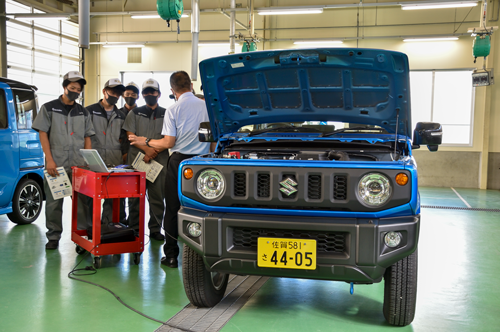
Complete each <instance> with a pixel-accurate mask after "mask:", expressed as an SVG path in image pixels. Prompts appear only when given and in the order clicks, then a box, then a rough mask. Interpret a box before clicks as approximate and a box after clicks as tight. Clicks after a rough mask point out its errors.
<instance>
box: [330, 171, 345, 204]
mask: <svg viewBox="0 0 500 332" xmlns="http://www.w3.org/2000/svg"><path fill="white" fill-rule="evenodd" d="M333 199H335V200H340V201H345V200H346V199H347V176H345V175H336V176H335V177H334V178H333Z"/></svg>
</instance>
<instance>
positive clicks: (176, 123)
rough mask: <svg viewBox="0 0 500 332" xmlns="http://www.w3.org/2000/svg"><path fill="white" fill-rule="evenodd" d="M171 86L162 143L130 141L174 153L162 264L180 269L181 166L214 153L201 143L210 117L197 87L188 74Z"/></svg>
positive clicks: (169, 172)
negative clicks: (171, 101) (200, 135)
mask: <svg viewBox="0 0 500 332" xmlns="http://www.w3.org/2000/svg"><path fill="white" fill-rule="evenodd" d="M170 86H171V87H172V92H173V94H174V96H175V99H176V100H177V102H176V103H175V104H174V105H172V106H170V107H169V108H167V111H166V112H165V119H164V121H163V130H162V135H163V138H162V139H150V138H147V137H137V136H135V135H130V136H129V140H130V142H131V144H132V145H135V146H144V145H147V146H151V147H153V148H155V149H170V151H171V152H172V154H171V156H170V159H169V161H168V168H167V176H166V181H165V201H166V203H167V204H166V205H167V208H166V211H165V217H164V219H163V229H164V230H165V245H164V246H163V251H164V253H165V257H163V258H162V259H161V264H163V265H165V266H168V267H171V268H176V267H177V266H178V262H177V257H178V256H179V247H178V246H177V236H178V229H177V212H178V211H179V209H180V201H179V196H178V193H177V183H178V173H179V172H178V171H179V164H180V163H181V162H182V161H183V160H184V159H188V158H191V157H194V156H197V155H200V154H204V153H208V152H209V151H210V143H202V142H200V141H199V140H198V128H199V126H200V123H201V122H207V121H209V119H208V113H207V107H206V105H205V102H204V101H203V100H201V99H199V98H197V97H195V95H194V94H193V93H192V92H191V91H192V89H193V84H192V83H191V79H190V78H189V75H188V74H187V73H186V72H185V71H178V72H175V73H173V74H172V76H170Z"/></svg>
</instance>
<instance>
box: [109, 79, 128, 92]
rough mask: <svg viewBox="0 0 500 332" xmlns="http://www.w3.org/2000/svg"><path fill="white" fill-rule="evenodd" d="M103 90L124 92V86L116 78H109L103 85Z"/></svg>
mask: <svg viewBox="0 0 500 332" xmlns="http://www.w3.org/2000/svg"><path fill="white" fill-rule="evenodd" d="M104 88H112V89H119V90H122V91H125V86H124V85H123V84H122V82H121V81H120V80H119V79H117V78H110V79H109V80H107V81H106V83H104Z"/></svg>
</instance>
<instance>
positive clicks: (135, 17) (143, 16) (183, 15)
mask: <svg viewBox="0 0 500 332" xmlns="http://www.w3.org/2000/svg"><path fill="white" fill-rule="evenodd" d="M130 17H131V18H133V19H143V18H161V17H160V15H132V16H130ZM181 17H189V14H182V15H181Z"/></svg>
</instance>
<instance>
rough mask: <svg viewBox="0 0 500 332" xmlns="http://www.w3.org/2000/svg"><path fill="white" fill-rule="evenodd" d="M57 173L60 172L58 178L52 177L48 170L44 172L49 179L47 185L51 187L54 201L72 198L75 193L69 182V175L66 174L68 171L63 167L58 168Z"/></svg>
mask: <svg viewBox="0 0 500 332" xmlns="http://www.w3.org/2000/svg"><path fill="white" fill-rule="evenodd" d="M57 171H58V172H59V176H56V177H53V176H50V175H49V173H47V171H46V170H44V171H43V173H44V174H45V177H46V178H47V183H48V185H49V188H50V192H51V193H52V197H53V198H54V199H60V198H64V197H68V196H71V194H72V193H73V187H72V186H71V182H70V181H69V178H68V174H66V171H65V170H64V167H62V166H61V167H58V168H57Z"/></svg>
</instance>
